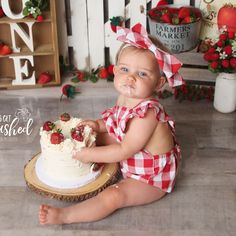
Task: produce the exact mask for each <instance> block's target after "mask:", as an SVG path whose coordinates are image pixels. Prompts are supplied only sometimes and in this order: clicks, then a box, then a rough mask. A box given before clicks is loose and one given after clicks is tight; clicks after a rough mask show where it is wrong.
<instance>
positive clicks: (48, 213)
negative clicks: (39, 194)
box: [39, 205, 65, 225]
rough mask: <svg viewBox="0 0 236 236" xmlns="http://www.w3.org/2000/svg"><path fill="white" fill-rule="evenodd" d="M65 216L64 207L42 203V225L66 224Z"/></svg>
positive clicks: (40, 219) (40, 218)
mask: <svg viewBox="0 0 236 236" xmlns="http://www.w3.org/2000/svg"><path fill="white" fill-rule="evenodd" d="M63 218H64V217H63V209H60V208H54V207H51V206H48V205H41V206H40V208H39V223H40V224H41V225H48V224H49V225H53V224H64V223H65V222H64V220H63Z"/></svg>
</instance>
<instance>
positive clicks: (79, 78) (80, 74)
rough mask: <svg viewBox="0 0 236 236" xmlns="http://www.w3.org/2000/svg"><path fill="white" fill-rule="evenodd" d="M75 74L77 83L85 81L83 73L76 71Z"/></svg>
mask: <svg viewBox="0 0 236 236" xmlns="http://www.w3.org/2000/svg"><path fill="white" fill-rule="evenodd" d="M76 74H77V79H78V80H79V81H82V82H84V81H86V79H85V73H84V72H82V71H80V70H78V71H77V72H76Z"/></svg>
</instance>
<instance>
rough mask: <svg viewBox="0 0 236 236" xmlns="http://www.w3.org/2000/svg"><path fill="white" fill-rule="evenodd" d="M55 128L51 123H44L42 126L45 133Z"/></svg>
mask: <svg viewBox="0 0 236 236" xmlns="http://www.w3.org/2000/svg"><path fill="white" fill-rule="evenodd" d="M54 127H55V124H54V123H52V122H51V121H46V122H45V123H44V124H43V130H45V131H51V130H53V129H54Z"/></svg>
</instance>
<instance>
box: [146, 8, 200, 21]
mask: <svg viewBox="0 0 236 236" xmlns="http://www.w3.org/2000/svg"><path fill="white" fill-rule="evenodd" d="M148 16H149V17H150V18H151V19H152V20H154V21H156V22H160V23H168V24H173V25H180V24H188V23H193V22H196V21H198V20H200V19H201V17H202V14H201V11H200V10H199V9H198V8H195V7H190V6H183V7H174V6H171V5H161V6H157V7H155V8H153V9H151V10H150V11H149V12H148Z"/></svg>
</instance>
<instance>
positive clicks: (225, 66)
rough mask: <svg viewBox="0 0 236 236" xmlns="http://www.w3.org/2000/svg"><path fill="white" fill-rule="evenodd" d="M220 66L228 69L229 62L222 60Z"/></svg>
mask: <svg viewBox="0 0 236 236" xmlns="http://www.w3.org/2000/svg"><path fill="white" fill-rule="evenodd" d="M221 64H222V66H223V67H224V68H228V67H229V60H227V59H224V60H222V62H221Z"/></svg>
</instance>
